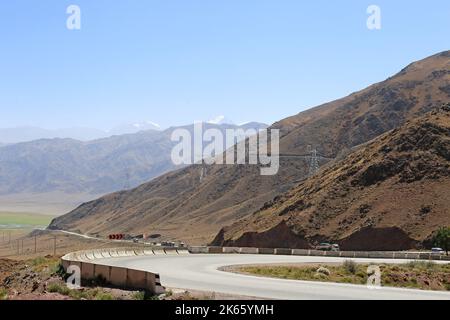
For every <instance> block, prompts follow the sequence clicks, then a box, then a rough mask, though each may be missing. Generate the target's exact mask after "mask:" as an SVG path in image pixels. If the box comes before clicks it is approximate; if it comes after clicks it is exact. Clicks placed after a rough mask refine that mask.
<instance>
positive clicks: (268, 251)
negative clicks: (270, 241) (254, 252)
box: [258, 248, 275, 254]
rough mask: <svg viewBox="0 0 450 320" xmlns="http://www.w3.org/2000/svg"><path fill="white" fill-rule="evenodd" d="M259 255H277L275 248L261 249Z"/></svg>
mask: <svg viewBox="0 0 450 320" xmlns="http://www.w3.org/2000/svg"><path fill="white" fill-rule="evenodd" d="M258 253H259V254H275V249H273V248H259V249H258Z"/></svg>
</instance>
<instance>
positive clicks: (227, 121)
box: [207, 116, 234, 124]
mask: <svg viewBox="0 0 450 320" xmlns="http://www.w3.org/2000/svg"><path fill="white" fill-rule="evenodd" d="M207 123H209V124H234V122H233V121H231V120H230V119H228V118H226V117H225V116H217V117H215V118H214V119H211V120H209V121H207Z"/></svg>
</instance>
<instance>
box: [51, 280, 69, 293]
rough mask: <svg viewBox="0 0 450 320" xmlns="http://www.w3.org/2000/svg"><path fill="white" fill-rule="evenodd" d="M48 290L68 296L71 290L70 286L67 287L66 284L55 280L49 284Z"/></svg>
mask: <svg viewBox="0 0 450 320" xmlns="http://www.w3.org/2000/svg"><path fill="white" fill-rule="evenodd" d="M47 291H48V292H52V293H59V294H62V295H65V296H67V295H69V294H70V291H71V290H70V289H69V288H67V287H66V286H65V285H61V284H59V283H56V282H55V283H50V284H49V285H48V286H47Z"/></svg>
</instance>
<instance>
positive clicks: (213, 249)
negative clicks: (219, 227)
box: [208, 247, 223, 254]
mask: <svg viewBox="0 0 450 320" xmlns="http://www.w3.org/2000/svg"><path fill="white" fill-rule="evenodd" d="M208 253H216V254H217V253H223V248H222V247H208Z"/></svg>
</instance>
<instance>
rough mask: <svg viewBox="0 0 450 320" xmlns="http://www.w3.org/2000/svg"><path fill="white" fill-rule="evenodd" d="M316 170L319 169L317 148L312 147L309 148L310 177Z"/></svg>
mask: <svg viewBox="0 0 450 320" xmlns="http://www.w3.org/2000/svg"><path fill="white" fill-rule="evenodd" d="M317 171H319V157H318V156H317V149H313V150H311V158H310V162H309V173H308V176H310V177H312V176H313V175H315V174H316V173H317Z"/></svg>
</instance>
